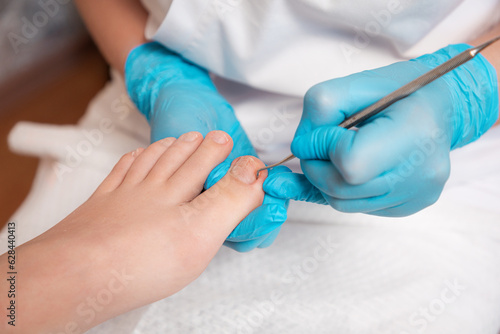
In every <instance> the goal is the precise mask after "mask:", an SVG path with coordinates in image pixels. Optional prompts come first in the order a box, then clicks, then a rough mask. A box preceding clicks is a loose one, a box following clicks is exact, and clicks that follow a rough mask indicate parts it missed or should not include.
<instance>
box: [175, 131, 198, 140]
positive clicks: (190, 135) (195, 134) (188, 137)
mask: <svg viewBox="0 0 500 334" xmlns="http://www.w3.org/2000/svg"><path fill="white" fill-rule="evenodd" d="M199 137H200V133H199V132H196V131H192V132H188V133H185V134H183V135H182V136H180V137H179V139H180V140H182V141H187V142H193V141H195V140H196V139H198V138H199Z"/></svg>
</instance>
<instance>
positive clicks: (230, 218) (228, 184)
mask: <svg viewBox="0 0 500 334" xmlns="http://www.w3.org/2000/svg"><path fill="white" fill-rule="evenodd" d="M262 167H264V164H263V163H262V162H261V161H260V160H258V159H257V158H255V157H251V156H245V157H240V158H238V159H236V160H235V161H234V162H233V164H232V166H231V169H230V171H229V173H227V174H226V176H224V177H223V178H222V179H221V180H220V181H219V182H217V183H216V184H215V185H214V186H213V187H211V188H210V189H208V190H207V191H205V192H204V193H202V194H201V195H199V196H198V197H196V198H195V199H194V200H192V201H191V202H189V203H187V204H185V205H183V206H182V207H183V210H184V211H183V212H184V214H185V215H184V219H185V220H186V219H187V220H189V219H195V220H197V221H198V224H199V225H200V226H199V227H198V228H199V231H200V232H205V233H206V235H211V236H213V237H214V238H216V239H217V240H215V241H216V242H218V243H220V244H222V243H223V242H224V240H225V239H226V238H227V236H228V235H229V234H230V233H231V231H232V230H233V229H234V228H235V227H236V225H238V224H239V223H240V222H241V221H242V220H243V219H244V218H245V217H246V216H247V215H248V214H249V213H250V212H251V211H252V210H254V209H255V208H257V207H258V206H259V205H261V204H262V201H263V199H264V191H263V190H262V183H263V182H264V179H265V178H266V176H267V173H260V175H259V177H257V176H256V174H257V170H258V169H259V168H262ZM200 217H203V219H199V218H200Z"/></svg>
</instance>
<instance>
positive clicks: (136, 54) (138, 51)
mask: <svg viewBox="0 0 500 334" xmlns="http://www.w3.org/2000/svg"><path fill="white" fill-rule="evenodd" d="M175 84H181V85H186V84H188V85H189V87H190V88H191V89H209V90H213V91H216V88H215V86H214V84H213V83H212V80H211V79H210V76H209V74H208V72H207V71H206V70H205V69H203V68H201V67H199V66H197V65H195V64H193V63H191V62H189V61H187V60H185V59H184V58H182V57H181V56H180V55H178V54H176V53H174V52H172V51H170V50H168V49H167V48H165V47H164V46H163V45H161V44H159V43H157V42H151V43H146V44H142V45H140V46H138V47H136V48H135V49H133V50H132V51H131V52H130V54H129V55H128V58H127V61H126V64H125V85H126V88H127V92H128V94H129V96H130V98H131V100H132V101H133V102H134V103H135V105H136V106H137V108H138V109H139V111H140V112H141V113H142V114H143V115H144V116H146V119H147V120H148V121H149V120H150V119H151V118H152V115H151V113H152V111H153V110H154V104H155V100H156V98H157V96H158V94H159V92H160V91H161V90H162V89H164V88H165V86H166V85H175Z"/></svg>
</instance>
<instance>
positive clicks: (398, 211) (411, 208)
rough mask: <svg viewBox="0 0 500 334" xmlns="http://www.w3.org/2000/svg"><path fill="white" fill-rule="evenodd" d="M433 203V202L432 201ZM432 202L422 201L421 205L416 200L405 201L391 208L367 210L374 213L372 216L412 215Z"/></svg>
mask: <svg viewBox="0 0 500 334" xmlns="http://www.w3.org/2000/svg"><path fill="white" fill-rule="evenodd" d="M431 204H432V203H431ZM431 204H424V203H422V204H421V205H416V203H415V202H411V203H410V202H405V203H403V204H400V205H395V206H392V207H389V208H385V209H382V210H376V211H372V212H367V214H369V215H372V216H381V217H394V218H397V217H406V216H410V215H412V214H414V213H416V212H418V211H420V210H422V209H424V208H426V207H427V206H429V205H431Z"/></svg>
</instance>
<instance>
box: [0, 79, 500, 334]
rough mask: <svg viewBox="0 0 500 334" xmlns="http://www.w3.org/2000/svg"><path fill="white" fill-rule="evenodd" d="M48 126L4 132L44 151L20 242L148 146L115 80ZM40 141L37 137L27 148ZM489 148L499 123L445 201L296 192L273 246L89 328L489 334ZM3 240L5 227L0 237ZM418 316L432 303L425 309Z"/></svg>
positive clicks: (460, 167)
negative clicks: (328, 197) (412, 208)
mask: <svg viewBox="0 0 500 334" xmlns="http://www.w3.org/2000/svg"><path fill="white" fill-rule="evenodd" d="M103 119H111V120H113V124H114V125H115V127H114V129H113V131H111V132H108V133H106V134H105V135H103V138H102V141H101V142H99V141H97V140H95V142H96V143H98V144H97V145H94V146H93V150H92V153H91V154H88V155H87V156H85V157H83V158H82V160H81V161H80V163H79V164H77V165H75V166H74V167H73V168H72V169H71V171H70V172H65V173H62V174H61V172H60V171H61V170H63V171H65V169H61V168H60V167H57V166H58V163H60V164H65V165H69V163H68V162H70V161H71V160H68V159H67V152H69V151H71V149H68V147H70V148H72V149H73V151H77V152H78V147H83V146H82V145H81V143H82V142H85V141H88V142H90V140H89V139H88V138H89V137H86V136H85V135H84V134H82V133H83V132H82V130H83V129H86V131H87V132H89V131H92V130H95V129H100V128H101V127H100V124H102V120H103ZM45 129H46V126H45V125H43V126H40V127H39V128H37V127H34V125H33V124H26V123H21V124H19V125H18V126H17V127H16V128H15V129H14V130H13V132H12V133H11V136H10V138H9V139H10V140H9V143H10V146H11V148H12V149H13V150H14V151H16V152H20V153H31V154H35V153H36V152H35V151H37V152H38V154H39V155H40V156H41V158H42V162H41V164H40V167H39V169H38V173H37V176H36V179H35V182H34V185H33V188H32V190H31V192H30V194H29V196H28V198H27V199H26V201H25V202H24V204H23V206H22V207H21V208H20V209H19V210H18V211H17V212H16V213H15V214H14V216H13V217H12V220H14V221H16V222H17V226H18V241H19V243H23V242H25V241H27V240H30V239H32V238H33V237H35V236H37V235H39V234H40V233H43V232H44V231H45V230H47V229H49V228H50V227H51V226H53V225H54V224H56V223H57V222H58V221H59V220H61V219H62V218H63V217H65V216H66V215H67V214H68V213H69V212H71V211H72V210H74V209H75V208H76V207H77V206H78V205H79V204H80V203H82V202H83V201H84V200H85V199H86V198H87V197H88V196H89V195H90V194H91V193H92V192H93V191H94V189H95V188H96V187H97V185H98V184H99V182H100V181H101V180H102V179H103V178H104V177H105V176H106V175H107V173H108V172H109V170H110V169H111V168H112V166H113V164H114V163H115V162H116V161H117V160H118V158H119V155H121V154H123V153H125V152H128V151H131V150H133V149H135V148H136V147H138V146H144V145H147V143H148V138H147V135H145V134H146V133H147V124H146V122H145V121H144V119H143V118H142V116H140V115H139V113H138V112H137V111H136V110H134V109H133V108H132V107H131V105H130V102H127V99H126V97H125V96H124V87H123V83H122V82H120V80H118V79H117V78H115V79H114V81H113V83H111V84H109V85H108V86H107V87H106V88H105V89H104V91H103V92H102V93H101V94H99V95H98V96H97V97H96V98H95V100H94V101H93V102H92V103H91V106H90V108H89V111H88V112H87V114H86V116H85V117H84V118H83V119H82V120H81V121H80V122H79V124H78V126H75V127H61V128H60V129H58V130H55V131H54V130H53V129H52V130H51V131H50V132H46V133H44V135H43V137H40V134H41V133H42V131H45ZM63 137H64V139H63ZM97 137H98V136H96V138H97ZM40 141H44V142H46V143H47V146H44V147H45V148H44V149H41V148H37V149H35V147H36V146H37V145H40V143H39V142H40ZM499 151H500V127H497V128H494V129H492V130H490V132H489V133H487V134H486V135H485V136H483V137H482V138H481V139H480V140H479V141H477V142H476V143H473V144H471V145H469V146H467V147H466V148H463V149H459V150H457V151H454V152H453V154H452V155H453V162H454V164H453V168H452V176H451V179H450V182H449V183H448V185H447V187H446V189H445V191H444V193H443V196H442V198H441V200H440V201H439V202H438V203H437V204H436V205H434V206H432V207H431V208H429V209H426V210H424V211H423V212H421V213H418V214H416V215H414V216H411V217H408V218H402V219H387V218H379V217H371V216H367V215H361V214H342V213H338V212H335V211H334V210H332V209H330V208H329V207H326V206H316V205H311V204H307V203H297V202H292V203H291V205H290V209H289V217H290V219H289V220H288V222H287V223H285V225H284V227H283V230H282V232H281V234H280V236H279V237H278V239H277V240H276V242H275V244H273V245H272V246H271V247H270V248H268V249H265V250H257V251H254V252H251V253H248V254H239V253H236V252H234V251H232V250H230V249H227V248H222V249H221V251H220V252H219V254H218V255H217V256H216V258H215V259H214V261H213V262H212V263H211V264H210V266H209V268H208V270H207V271H206V272H205V273H204V274H203V275H202V276H201V277H200V278H199V279H198V280H197V281H195V282H194V283H193V284H192V285H190V286H189V287H187V288H186V289H185V290H183V291H181V292H180V293H178V294H176V295H174V296H172V297H171V298H168V299H165V300H162V301H159V302H157V303H155V304H153V305H149V306H145V307H143V308H141V309H139V310H135V311H132V312H129V313H127V314H124V315H122V316H120V317H117V318H115V319H112V320H110V321H108V322H106V323H104V324H102V325H100V326H98V327H96V328H94V329H92V330H91V331H90V333H92V334H101V333H124V334H126V333H131V334H139V333H141V334H142V333H148V334H149V333H196V334H198V333H285V332H286V333H292V334H294V333H356V334H364V333H367V334H368V333H370V334H378V333H380V334H393V333H394V334H403V333H409V334H413V333H436V334H447V333H450V334H451V333H453V334H462V333H463V334H476V333H477V334H497V333H498V330H499V329H500V319H499V318H498V314H499V313H500V285H499V284H498V282H499V281H500V256H499V254H500V224H499V222H500V212H499V211H498V205H486V204H487V203H498V201H500V194H499V193H498V191H496V192H495V191H491V189H500V177H499V173H498V171H499V170H500V158H499V157H500V155H499V154H498V153H500V152H499ZM82 152H83V151H82ZM82 156H83V155H82ZM484 185H487V187H485V186H484ZM457 190H459V191H460V195H457V194H456V191H457ZM469 190H470V191H472V192H473V195H474V197H473V198H471V196H470V195H469V194H468V191H469ZM5 242H6V233H5V231H3V232H2V233H1V234H0V244H3V245H5V244H6V243H5ZM325 244H327V246H324V245H325ZM328 245H330V246H328ZM328 249H331V254H330V253H328ZM165 260H166V261H168V259H165ZM166 279H168V278H166ZM450 286H451V287H453V286H456V288H455V290H456V291H455V290H450ZM281 295H282V296H281ZM450 300H452V301H450ZM422 310H423V311H422ZM426 310H427V311H426ZM421 312H428V313H429V312H430V313H429V315H428V318H426V317H425V316H424V315H422V313H421ZM427 319H431V320H427ZM424 327H425V330H423V328H424Z"/></svg>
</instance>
